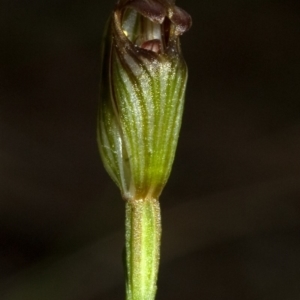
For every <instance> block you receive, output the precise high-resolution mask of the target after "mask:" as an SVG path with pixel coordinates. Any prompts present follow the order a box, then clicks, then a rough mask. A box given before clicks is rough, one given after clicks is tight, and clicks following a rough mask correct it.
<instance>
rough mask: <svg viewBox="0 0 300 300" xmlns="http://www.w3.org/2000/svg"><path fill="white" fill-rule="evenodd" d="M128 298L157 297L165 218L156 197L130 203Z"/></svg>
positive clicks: (127, 206)
mask: <svg viewBox="0 0 300 300" xmlns="http://www.w3.org/2000/svg"><path fill="white" fill-rule="evenodd" d="M125 225H126V244H125V248H126V272H127V274H126V275H127V278H126V300H154V299H155V294H156V289H157V287H156V281H157V274H158V267H159V253H160V238H161V218H160V205H159V201H158V200H156V199H152V198H150V199H140V200H130V201H127V202H126V224H125Z"/></svg>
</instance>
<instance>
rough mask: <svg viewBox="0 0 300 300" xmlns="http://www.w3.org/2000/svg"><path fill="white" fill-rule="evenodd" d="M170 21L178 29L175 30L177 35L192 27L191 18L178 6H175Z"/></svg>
mask: <svg viewBox="0 0 300 300" xmlns="http://www.w3.org/2000/svg"><path fill="white" fill-rule="evenodd" d="M170 20H171V22H172V23H173V24H174V25H175V27H176V29H175V30H176V34H177V35H181V34H183V33H184V32H185V31H187V30H189V29H190V28H191V26H192V18H191V16H190V15H189V14H188V13H187V12H186V11H184V10H183V9H181V8H179V7H178V6H174V8H173V12H172V15H171V16H170Z"/></svg>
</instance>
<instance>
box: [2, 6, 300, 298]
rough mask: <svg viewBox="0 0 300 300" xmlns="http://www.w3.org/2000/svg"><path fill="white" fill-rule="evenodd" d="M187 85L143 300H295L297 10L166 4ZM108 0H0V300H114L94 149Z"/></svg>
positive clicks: (117, 226)
mask: <svg viewBox="0 0 300 300" xmlns="http://www.w3.org/2000/svg"><path fill="white" fill-rule="evenodd" d="M177 4H178V5H179V6H181V7H183V8H184V9H186V10H187V11H188V12H189V13H190V14H191V15H192V17H193V27H192V29H191V31H190V32H188V33H186V34H185V36H184V37H183V39H182V45H183V51H184V54H185V58H186V61H187V63H188V65H189V70H190V73H189V74H190V77H189V83H188V89H187V94H186V106H185V113H184V119H183V126H182V132H181V136H180V141H179V147H178V151H177V155H176V160H175V163H174V167H173V172H172V174H171V177H170V180H169V183H168V185H167V187H166V188H165V191H164V192H163V194H162V197H161V205H162V214H163V243H162V259H161V268H160V274H159V282H158V287H159V289H158V294H157V299H158V300H159V299H165V300H167V299H170V300H173V299H174V300H176V299H192V300H193V299H201V300H226V299H228V300H229V299H230V300H234V299H236V300H241V299H243V300H248V299H249V300H254V299H255V300H269V299H270V300H271V299H272V300H276V299H278V300H282V299H283V300H299V299H300V285H299V282H300V239H299V237H300V236H299V233H300V202H299V201H300V105H299V102H300V84H299V80H300V71H299V68H300V41H299V38H300V2H299V1H298V0H295V1H292V0H281V1H267V0H259V1H258V0H251V1H250V0H248V1H247V0H239V1H237V0H202V1H195V0H193V1H192V0H186V1H183V0H181V1H179V0H178V1H177ZM113 5H114V1H108V0H106V1H104V0H102V1H101V0H97V1H95V0H86V1H81V0H72V1H70V0H59V1H58V0H56V1H55V0H52V1H46V0H39V1H38V0H30V1H29V0H1V4H0V7H1V9H0V299H1V300H53V299H55V300H97V299H105V300H107V299H124V287H123V286H124V283H123V270H122V264H121V252H122V248H123V234H124V232H123V230H124V229H123V223H124V203H123V201H122V200H121V198H120V195H119V191H118V190H117V188H116V187H115V185H114V184H113V183H112V181H111V180H110V178H109V177H108V175H107V174H106V173H105V171H104V169H103V167H102V164H101V161H100V158H99V155H98V150H97V145H96V137H95V136H96V111H97V101H98V87H99V73H100V44H101V36H102V31H103V28H104V24H105V21H106V19H107V16H108V15H109V13H110V11H111V9H112V7H113Z"/></svg>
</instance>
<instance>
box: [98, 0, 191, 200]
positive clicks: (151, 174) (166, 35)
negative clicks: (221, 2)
mask: <svg viewBox="0 0 300 300" xmlns="http://www.w3.org/2000/svg"><path fill="white" fill-rule="evenodd" d="M190 26H191V18H190V16H189V15H188V14H187V13H186V12H185V11H184V10H182V9H181V8H179V7H177V6H175V4H174V1H173V0H120V1H119V2H118V3H117V5H116V7H115V9H114V11H113V13H112V16H111V18H110V20H109V23H108V25H107V31H106V35H105V43H104V49H103V57H102V60H103V61H102V73H101V101H100V108H99V118H98V143H99V149H100V153H101V157H102V160H103V162H104V166H105V168H106V170H107V171H108V173H109V174H110V176H111V177H112V179H113V180H114V181H115V182H116V184H117V185H118V186H119V188H120V190H121V192H122V195H123V197H124V199H126V200H131V199H146V198H155V199H158V197H159V195H160V193H161V191H162V189H163V187H164V185H165V184H166V181H167V179H168V177H169V174H170V171H171V167H172V163H173V160H174V155H175V150H176V146H177V140H178V135H179V129H180V125H181V118H182V112H183V103H184V94H185V87H186V81H187V67H186V64H185V62H184V60H183V57H182V55H181V50H180V42H179V36H180V35H181V34H183V33H184V32H185V31H186V30H188V29H189V28H190Z"/></svg>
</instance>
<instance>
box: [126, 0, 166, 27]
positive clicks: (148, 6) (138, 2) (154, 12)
mask: <svg viewBox="0 0 300 300" xmlns="http://www.w3.org/2000/svg"><path fill="white" fill-rule="evenodd" d="M127 7H130V8H133V9H135V10H136V11H137V12H138V13H140V14H141V15H143V16H144V17H146V18H148V19H149V20H151V21H152V22H155V23H160V24H161V23H162V22H163V21H164V19H165V16H166V14H167V11H166V8H165V7H164V6H163V5H162V4H160V3H159V2H157V1H155V0H133V1H128V4H127Z"/></svg>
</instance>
